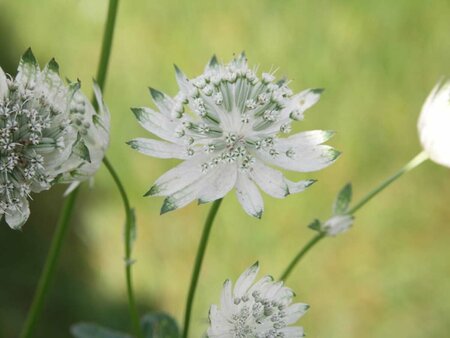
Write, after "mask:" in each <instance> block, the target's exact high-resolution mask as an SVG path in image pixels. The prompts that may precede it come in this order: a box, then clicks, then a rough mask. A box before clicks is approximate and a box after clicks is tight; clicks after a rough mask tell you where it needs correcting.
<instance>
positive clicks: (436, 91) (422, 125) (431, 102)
mask: <svg viewBox="0 0 450 338" xmlns="http://www.w3.org/2000/svg"><path fill="white" fill-rule="evenodd" d="M418 129H419V137H420V142H421V143H422V147H423V149H424V150H425V152H426V153H427V155H428V156H429V157H430V159H432V160H433V161H434V162H436V163H439V164H441V165H444V166H446V167H450V81H446V82H444V83H438V84H437V85H436V86H435V87H434V88H433V90H432V91H431V93H430V95H428V98H427V99H426V101H425V103H424V105H423V107H422V112H421V113H420V118H419V123H418Z"/></svg>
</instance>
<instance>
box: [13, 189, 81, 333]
mask: <svg viewBox="0 0 450 338" xmlns="http://www.w3.org/2000/svg"><path fill="white" fill-rule="evenodd" d="M78 192H79V188H77V189H75V190H74V191H73V192H72V193H71V194H70V195H69V196H68V197H67V199H66V200H65V202H64V206H63V210H62V213H61V215H60V218H59V220H58V224H57V225H56V229H55V234H54V235H53V239H52V243H51V245H50V251H49V253H48V255H47V259H46V261H45V265H44V269H43V271H42V274H41V277H40V278H39V282H38V286H37V289H36V292H35V294H34V297H33V302H32V303H31V307H30V310H29V312H28V316H27V319H26V321H25V325H24V327H23V329H22V332H21V334H20V337H21V338H29V337H32V335H33V331H34V329H35V327H36V323H37V321H38V319H39V315H40V313H41V311H42V307H43V305H44V300H45V298H46V297H47V294H48V291H49V287H50V284H51V281H52V277H53V274H54V272H55V267H56V263H57V262H58V257H59V254H60V253H61V248H62V243H63V241H64V238H65V236H66V234H67V229H68V225H69V222H70V218H71V216H72V213H73V208H74V205H75V201H76V199H77V195H78Z"/></svg>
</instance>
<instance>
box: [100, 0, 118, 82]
mask: <svg viewBox="0 0 450 338" xmlns="http://www.w3.org/2000/svg"><path fill="white" fill-rule="evenodd" d="M118 7H119V0H109V7H108V14H107V17H106V23H105V31H104V33H103V43H102V51H101V54H100V61H99V66H98V69H97V77H96V80H97V83H98V85H99V87H100V89H102V90H103V89H104V87H105V81H106V75H107V73H108V65H109V58H110V56H111V49H112V41H113V36H114V27H115V25H116V17H117V9H118Z"/></svg>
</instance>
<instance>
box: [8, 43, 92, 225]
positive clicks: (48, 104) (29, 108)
mask: <svg viewBox="0 0 450 338" xmlns="http://www.w3.org/2000/svg"><path fill="white" fill-rule="evenodd" d="M79 86H80V85H79V83H70V84H69V85H66V84H65V83H64V82H63V81H62V80H61V78H60V76H59V74H58V64H57V63H56V62H55V61H54V60H51V61H50V62H49V63H48V64H47V65H46V67H45V68H44V69H43V70H42V71H41V70H40V68H39V65H38V63H37V61H36V59H35V58H34V56H33V53H32V52H31V50H30V49H29V50H28V51H27V52H26V53H25V54H24V56H23V57H22V59H21V61H20V63H19V67H18V72H17V76H16V77H15V78H12V77H11V76H9V75H6V74H5V73H4V72H3V70H2V69H1V68H0V217H3V215H5V219H6V222H7V223H8V225H9V226H10V227H11V228H14V229H18V228H20V227H21V226H22V225H23V224H24V223H25V221H26V220H27V219H28V216H29V214H30V210H29V206H28V198H29V196H30V193H31V192H36V193H37V192H40V191H42V190H47V189H49V188H50V187H51V186H52V185H53V184H54V183H56V182H57V181H58V180H60V179H62V177H63V176H67V175H69V174H70V175H71V177H72V179H67V180H66V181H74V180H77V179H78V178H76V177H74V176H72V173H74V172H77V171H78V170H80V168H82V167H83V166H84V165H85V162H89V161H90V159H89V149H88V143H89V142H88V137H87V135H89V134H90V133H92V131H91V128H90V126H88V125H87V122H86V117H89V114H87V115H86V114H85V113H86V111H87V109H84V108H83V109H81V108H79V109H75V107H76V104H77V101H76V100H75V98H76V97H79V96H80V95H82V94H81V93H80V92H79ZM91 109H92V107H91ZM80 116H83V117H80ZM91 117H92V116H91Z"/></svg>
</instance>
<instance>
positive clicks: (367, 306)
mask: <svg viewBox="0 0 450 338" xmlns="http://www.w3.org/2000/svg"><path fill="white" fill-rule="evenodd" d="M106 7H107V1H106V0H103V1H90V0H67V1H58V0H42V1H31V0H23V1H1V2H0V44H1V48H0V61H1V66H2V67H3V68H5V69H6V70H7V71H9V72H13V71H14V67H15V65H16V64H17V61H18V59H19V57H20V55H21V54H22V53H23V52H24V51H25V49H26V48H27V47H29V46H31V47H32V48H33V51H34V52H35V54H36V55H37V57H38V59H39V60H40V61H41V62H43V61H45V60H47V59H49V58H50V57H55V58H56V59H57V61H58V62H59V63H60V66H61V71H62V73H63V75H64V76H66V77H68V78H70V79H76V78H79V79H81V81H82V83H83V84H84V88H86V90H87V88H89V87H90V86H89V84H90V83H91V82H90V80H91V78H92V77H93V76H94V75H95V72H96V67H97V59H98V56H99V50H100V41H101V38H102V28H103V21H104V18H105V12H106ZM449 11H450V3H449V2H448V1H445V0H434V1H420V0H398V1H389V2H387V1H377V0H369V1H357V0H345V1H325V0H320V1H293V0H292V1H289V0H284V1H274V0H272V1H269V0H247V1H240V0H228V1H215V0H214V1H211V0H197V1H185V0H183V1H180V0H167V1H153V0H134V1H122V3H121V5H120V8H119V16H118V21H117V35H116V37H115V40H114V46H113V53H112V59H111V67H110V73H109V77H108V82H107V86H106V89H105V100H106V102H107V103H108V105H109V107H110V110H111V113H112V139H111V147H110V150H109V153H108V156H109V158H110V160H111V162H112V163H113V164H114V165H115V166H116V168H117V170H118V171H119V174H120V176H121V177H122V178H123V179H124V181H125V185H126V188H127V190H128V192H129V194H130V196H131V200H132V204H133V205H134V206H135V207H136V214H137V221H138V229H137V231H138V238H137V241H136V244H135V250H134V258H136V260H137V261H136V264H135V265H134V272H135V280H136V283H135V286H136V294H137V297H138V303H139V306H140V308H141V310H142V312H141V313H144V311H145V312H147V311H149V310H161V311H166V312H169V313H173V314H174V315H175V316H176V317H177V318H178V319H179V320H181V318H182V315H183V308H184V302H185V295H186V292H187V288H188V283H189V278H190V273H191V266H192V262H193V260H194V255H195V250H196V246H197V242H198V239H199V235H200V232H201V224H202V222H203V221H204V218H205V217H206V213H207V210H208V205H203V206H196V205H190V206H188V207H185V208H183V209H181V210H177V211H175V212H173V213H169V214H166V215H164V216H159V208H160V205H161V203H162V199H160V198H143V197H142V195H143V194H144V193H145V192H146V191H147V190H148V188H149V187H150V186H151V184H152V183H153V181H154V180H155V179H156V178H157V177H158V176H159V175H160V174H162V173H163V172H164V171H166V170H167V169H169V168H170V167H172V166H173V165H174V164H175V163H176V161H169V160H158V159H152V158H149V157H146V156H143V155H140V154H138V153H136V152H133V151H131V150H130V149H128V147H127V146H126V145H125V142H126V141H127V140H129V139H131V138H134V137H139V136H145V135H146V132H145V131H144V130H142V129H141V128H140V127H139V126H138V124H137V122H136V121H135V119H134V118H133V116H132V113H131V111H130V109H129V107H131V106H140V105H149V104H150V97H149V95H148V90H147V87H148V86H152V87H155V88H157V89H160V90H163V91H166V92H168V93H169V94H174V93H175V90H176V82H175V79H174V71H173V67H172V63H176V64H177V65H179V66H180V67H181V68H182V69H183V70H184V71H185V72H186V73H187V75H196V74H199V73H200V72H201V70H202V69H203V67H204V64H205V63H206V62H207V61H208V60H209V58H210V56H211V55H212V54H213V53H216V54H217V55H218V56H219V58H221V59H223V60H225V61H228V60H229V59H230V58H231V57H232V55H233V53H239V52H241V51H242V50H245V51H246V53H247V55H248V57H249V60H250V62H257V63H259V64H260V69H270V68H271V67H273V66H274V67H279V70H278V72H277V74H279V75H280V76H282V75H287V76H289V77H290V78H291V79H292V83H291V87H292V88H293V89H295V90H296V91H300V90H302V89H304V88H307V87H324V88H326V91H325V93H324V95H323V96H322V99H321V101H320V102H319V103H318V105H317V106H315V107H314V108H313V109H312V110H311V111H309V112H308V113H307V116H306V119H305V121H304V122H301V123H299V124H298V126H297V127H296V128H297V130H303V129H316V128H318V129H319V128H320V129H334V130H336V131H337V132H338V133H337V136H336V137H335V138H334V139H333V142H332V144H333V145H334V146H336V147H337V148H338V149H340V150H342V151H343V153H344V154H343V156H342V158H341V159H340V160H339V161H338V162H337V163H336V164H335V165H333V166H332V167H330V168H328V169H326V170H324V171H322V172H319V173H314V174H313V175H297V176H292V177H293V178H294V177H295V178H298V179H300V178H310V177H312V178H317V179H319V182H318V183H316V184H315V186H314V187H312V188H311V189H309V190H308V191H306V192H305V193H302V194H300V195H296V196H291V197H289V198H287V199H285V200H275V199H272V198H269V197H267V196H266V197H265V205H266V212H265V214H264V216H263V219H262V220H260V221H259V220H255V219H252V218H251V217H248V216H247V215H246V214H245V213H244V212H243V211H242V210H241V209H240V208H239V206H238V203H237V201H236V199H235V197H234V196H232V195H230V196H229V197H227V198H226V200H225V202H224V203H223V206H222V209H221V210H220V211H219V216H218V220H217V223H216V224H215V226H214V228H213V231H212V236H211V241H210V243H209V247H208V251H207V257H206V259H205V265H204V269H203V272H202V275H201V280H200V284H199V292H198V298H197V300H196V303H195V311H194V317H193V320H194V321H193V326H192V337H199V336H201V334H202V333H203V331H204V330H205V329H206V327H207V314H208V307H209V305H210V304H211V303H215V302H217V301H218V297H219V294H220V290H221V287H222V283H223V281H224V280H225V279H226V278H228V277H231V278H236V277H237V276H238V275H239V273H240V272H241V271H242V270H243V269H244V268H245V267H246V266H248V265H249V264H251V263H252V262H254V261H256V260H257V259H258V260H259V261H260V262H263V263H264V264H263V266H264V271H263V272H264V273H271V274H274V275H275V276H278V274H280V273H281V272H282V270H283V269H284V267H285V265H286V264H287V262H288V261H289V259H290V258H291V257H292V256H293V255H294V254H295V253H296V251H297V250H298V248H299V246H301V245H303V244H304V243H305V241H307V240H308V239H309V238H310V236H312V235H313V233H312V231H311V230H310V229H308V228H307V225H308V224H309V223H310V222H311V220H312V219H314V218H315V217H319V218H321V219H326V218H327V217H328V216H329V215H330V214H331V212H332V210H330V205H332V202H333V199H334V196H336V193H337V192H338V190H339V189H340V188H341V187H342V185H343V184H344V183H346V182H348V181H352V183H353V195H354V200H355V201H356V200H358V198H360V197H361V196H362V195H363V194H364V193H365V192H367V191H368V190H369V189H371V188H372V187H373V186H374V185H376V184H377V183H378V182H379V180H381V179H382V178H384V177H385V176H387V175H388V174H391V173H392V172H393V171H394V170H396V169H397V168H399V167H400V166H402V165H403V164H404V163H405V162H406V161H407V160H409V159H410V158H411V157H412V156H413V155H415V154H416V153H417V152H419V150H420V147H419V142H418V137H417V133H416V120H417V116H418V113H419V111H420V107H421V105H422V103H423V100H424V99H425V97H426V95H427V94H428V92H429V90H430V89H431V88H432V87H433V85H434V84H435V82H436V81H437V80H438V79H439V78H440V76H442V75H449V74H450V40H449V39H448V32H449V30H450V21H449V20H448V13H449ZM61 195H62V191H61V190H56V191H52V192H50V193H48V192H46V193H42V194H39V195H37V196H35V197H34V203H33V204H32V206H31V207H32V215H31V219H30V222H29V223H27V224H26V225H25V226H24V229H23V232H15V231H12V230H10V229H9V228H8V227H7V226H6V224H2V226H1V227H0V245H1V250H0V252H1V254H0V336H1V337H3V336H4V337H13V336H16V335H17V332H18V330H19V327H20V325H21V324H22V321H23V319H24V317H25V314H26V310H27V308H28V306H29V303H30V299H31V296H32V293H33V291H34V286H35V283H36V281H37V277H38V275H39V272H40V269H41V267H42V264H43V260H44V257H45V254H46V252H47V249H48V246H49V241H50V238H51V234H52V230H53V228H54V224H55V220H56V217H57V211H58V210H57V208H56V207H55V206H59V205H60V203H61V199H60V196H61ZM449 198H450V172H449V171H448V169H446V168H443V167H439V166H437V165H434V164H431V163H427V164H425V165H424V166H422V167H420V168H419V169H417V170H415V171H414V172H413V173H411V174H408V175H407V176H405V177H404V178H402V179H401V180H400V181H399V182H396V183H395V185H393V186H392V187H390V188H389V189H388V190H387V191H385V192H384V193H383V194H382V195H380V197H378V198H377V199H375V200H374V201H372V202H371V203H370V204H368V205H367V207H365V208H364V209H362V210H361V211H359V212H358V213H357V214H356V220H355V224H354V226H353V228H352V229H351V230H350V231H349V232H348V233H346V234H344V235H342V236H339V237H337V238H329V239H326V240H324V241H323V242H322V243H320V245H319V246H318V247H317V248H316V249H314V251H312V252H311V253H310V254H308V256H307V258H306V260H305V261H304V262H303V263H302V264H301V265H300V266H299V267H298V269H297V270H295V272H294V273H293V275H292V276H291V279H290V280H289V286H290V287H292V288H293V289H295V290H296V293H297V295H298V296H297V297H298V300H299V301H300V300H301V301H305V302H307V303H309V304H311V305H312V307H311V310H310V311H309V312H308V314H307V315H306V316H305V318H303V319H302V323H301V324H302V325H303V326H304V327H305V330H306V332H307V334H308V335H310V336H311V337H333V338H348V337H386V338H387V337H392V338H394V337H409V338H421V337H444V336H446V335H448V331H449V329H450V321H449V320H448V318H449V316H450V282H449V277H448V276H449V275H450V251H449V250H448V245H449V243H450V227H449V226H448V225H449V224H448V223H449V220H450V208H449V204H448V200H449ZM79 201H80V203H79V204H78V209H77V213H76V219H75V220H74V222H73V224H72V226H71V231H70V234H69V236H68V238H67V244H66V246H65V248H64V255H63V257H62V259H61V264H60V266H59V272H58V276H57V278H56V280H55V284H54V286H55V287H54V288H53V289H52V292H51V295H50V298H49V301H48V306H47V307H46V310H45V312H44V313H43V316H42V321H41V322H40V324H39V332H38V334H37V336H39V337H65V336H68V332H69V326H70V324H72V323H75V322H80V321H85V320H86V321H95V322H99V323H102V324H103V325H106V326H109V327H112V328H114V329H116V330H119V331H130V330H129V320H128V313H127V304H126V294H125V284H124V272H123V244H122V238H123V229H122V228H123V222H124V215H123V212H122V209H121V205H120V199H119V196H118V194H117V191H116V188H115V186H114V185H113V182H112V180H111V178H110V177H109V176H108V174H107V172H106V170H104V169H103V170H100V172H99V174H98V175H97V180H96V184H95V187H94V189H93V190H91V191H88V190H87V189H84V191H83V196H82V198H81V199H80V200H79Z"/></svg>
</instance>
